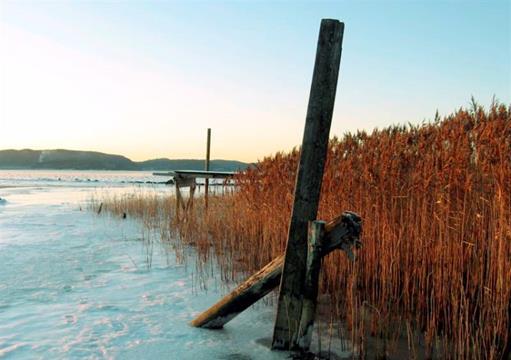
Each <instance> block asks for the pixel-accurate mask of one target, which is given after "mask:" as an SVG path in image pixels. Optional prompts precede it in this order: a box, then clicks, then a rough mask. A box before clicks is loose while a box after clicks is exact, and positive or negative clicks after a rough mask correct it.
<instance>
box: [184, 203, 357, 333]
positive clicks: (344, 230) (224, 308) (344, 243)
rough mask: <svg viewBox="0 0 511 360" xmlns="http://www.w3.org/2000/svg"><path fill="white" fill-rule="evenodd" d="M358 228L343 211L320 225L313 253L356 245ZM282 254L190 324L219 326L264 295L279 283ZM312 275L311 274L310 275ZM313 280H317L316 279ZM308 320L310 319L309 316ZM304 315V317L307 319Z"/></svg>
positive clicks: (213, 327) (351, 215)
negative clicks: (318, 244)
mask: <svg viewBox="0 0 511 360" xmlns="http://www.w3.org/2000/svg"><path fill="white" fill-rule="evenodd" d="M361 230H362V224H361V219H360V217H359V216H358V215H357V214H355V213H353V212H345V213H343V214H342V215H341V216H339V217H338V218H336V219H334V220H332V221H330V222H328V223H327V224H325V225H324V235H323V236H322V238H323V240H322V242H323V244H322V246H320V247H319V248H318V249H319V253H317V254H316V260H314V262H315V263H316V264H317V257H318V256H319V258H322V257H323V256H326V255H327V254H329V253H330V252H332V251H333V250H335V249H340V248H341V247H348V246H353V245H357V244H358V243H359V240H358V239H359V236H360V232H361ZM283 266H284V255H281V256H279V257H278V258H276V259H274V260H273V261H271V262H270V263H269V264H268V265H266V266H265V267H263V268H262V269H261V270H259V271H258V272H257V273H255V274H254V275H252V276H250V277H249V278H248V279H247V280H245V281H244V282H243V283H242V284H241V285H239V286H238V287H237V288H236V289H234V290H233V291H232V292H231V293H229V294H227V295H226V296H224V297H223V298H222V299H221V300H220V301H218V302H217V303H216V304H215V305H213V306H212V307H210V308H209V309H207V310H206V311H204V312H203V313H201V314H200V315H199V316H197V317H196V318H195V319H193V320H192V321H191V325H192V326H195V327H202V328H208V329H220V328H222V327H223V326H224V325H225V324H226V323H228V322H229V321H231V320H232V319H233V318H234V317H236V315H238V314H239V313H241V312H242V311H244V310H245V309H247V308H248V307H249V306H250V305H252V304H254V303H255V302H256V301H258V300H259V299H261V298H262V297H264V296H265V295H266V294H268V293H269V292H270V291H272V290H273V289H274V288H276V287H277V286H278V285H279V284H280V278H281V275H282V269H283ZM311 279H312V277H311ZM316 283H317V280H316ZM309 320H310V319H309ZM309 320H307V319H305V320H304V321H309Z"/></svg>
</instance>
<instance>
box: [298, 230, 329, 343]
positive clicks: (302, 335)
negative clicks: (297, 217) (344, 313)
mask: <svg viewBox="0 0 511 360" xmlns="http://www.w3.org/2000/svg"><path fill="white" fill-rule="evenodd" d="M324 238H325V222H324V221H317V220H316V221H312V222H310V223H309V243H308V250H307V269H306V271H305V283H304V289H303V304H302V316H301V319H300V332H299V334H298V345H299V346H300V348H301V349H302V350H305V351H307V350H309V347H310V344H311V339H312V330H313V329H314V317H315V315H316V305H317V298H318V281H319V273H320V271H321V258H322V254H321V253H322V248H323V245H324V244H323V242H324Z"/></svg>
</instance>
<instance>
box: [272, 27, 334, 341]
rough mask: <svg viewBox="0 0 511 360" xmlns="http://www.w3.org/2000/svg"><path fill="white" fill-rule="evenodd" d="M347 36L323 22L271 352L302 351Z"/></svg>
mask: <svg viewBox="0 0 511 360" xmlns="http://www.w3.org/2000/svg"><path fill="white" fill-rule="evenodd" d="M343 33H344V24H343V23H341V22H339V21H338V20H332V19H323V20H321V27H320V30H319V38H318V45H317V52H316V61H315V65H314V73H313V76H312V85H311V92H310V96H309V105H308V109H307V117H306V120H305V130H304V134H303V142H302V148H301V155H300V162H299V165H298V172H297V176H296V185H295V195H294V204H293V211H292V215H291V221H290V224H289V230H288V241H287V246H286V255H285V261H284V270H283V273H282V279H281V282H280V292H279V301H278V308H277V317H276V320H275V328H274V332H273V342H272V348H273V349H282V350H285V349H293V348H298V347H299V346H298V344H297V338H298V330H299V323H300V318H301V310H302V295H303V290H304V280H305V267H306V262H307V227H308V222H309V221H312V220H315V219H316V216H317V211H318V205H319V195H320V190H321V181H322V178H323V170H324V165H325V160H326V153H327V147H328V137H329V133H330V125H331V122H332V113H333V109H334V101H335V92H336V88H337V78H338V74H339V64H340V60H341V47H342V46H341V44H342V37H343Z"/></svg>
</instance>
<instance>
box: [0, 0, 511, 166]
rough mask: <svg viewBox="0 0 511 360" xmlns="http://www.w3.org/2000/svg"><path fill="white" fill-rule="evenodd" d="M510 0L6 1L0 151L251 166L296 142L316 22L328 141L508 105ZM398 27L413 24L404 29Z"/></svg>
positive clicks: (0, 55) (0, 48)
mask: <svg viewBox="0 0 511 360" xmlns="http://www.w3.org/2000/svg"><path fill="white" fill-rule="evenodd" d="M510 13H511V5H510V3H509V2H507V1H496V2H494V3H492V4H491V6H490V5H488V4H487V3H484V2H468V3H461V2H405V1H402V2H392V3H386V2H380V1H374V2H366V3H363V4H359V3H355V2H322V3H315V2H300V3H297V4H295V3H291V2H285V1H284V2H276V3H270V2H209V3H208V2H192V3H189V2H143V3H142V2H140V3H138V2H119V3H115V2H35V1H34V2H10V1H2V2H0V134H1V137H0V149H8V148H14V149H22V148H32V149H56V148H63V149H74V150H92V151H100V152H106V153H115V154H121V155H124V156H127V157H129V158H131V159H132V160H146V159H151V158H161V157H168V158H203V157H204V153H205V139H206V129H207V128H212V158H214V159H235V160H241V161H256V160H257V159H262V158H263V157H264V156H267V155H270V154H272V153H275V152H277V151H287V150H290V149H291V148H293V147H294V146H297V145H299V144H300V143H301V139H302V132H303V125H304V121H305V114H306V109H307V101H308V96H309V88H310V82H311V77H312V68H313V65H314V55H315V50H316V40H317V33H318V29H319V23H320V20H321V18H327V17H328V18H337V19H339V20H341V21H344V22H345V24H346V30H345V36H344V46H343V54H342V60H341V71H340V77H339V85H338V90H337V100H336V106H335V112H334V118H333V122H332V130H331V135H332V136H334V135H336V136H342V135H343V134H344V133H345V132H347V131H356V130H357V129H364V130H368V131H370V130H372V129H374V128H375V127H378V128H382V127H385V126H389V125H392V124H398V123H414V124H417V123H420V122H422V121H424V120H428V119H432V118H433V117H434V114H435V111H436V110H437V109H438V111H439V113H440V115H447V114H449V113H451V112H452V111H455V110H456V109H458V108H459V107H460V106H469V101H470V99H471V97H472V96H473V97H474V98H475V99H476V100H477V101H479V102H480V103H481V104H482V105H485V106H488V105H489V103H490V102H491V99H492V97H493V96H495V97H496V98H497V99H498V100H500V101H501V102H503V103H506V104H509V103H511V35H510V33H511V27H510V20H511V15H510ZM403 29H405V30H403Z"/></svg>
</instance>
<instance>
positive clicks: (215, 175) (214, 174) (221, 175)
mask: <svg viewBox="0 0 511 360" xmlns="http://www.w3.org/2000/svg"><path fill="white" fill-rule="evenodd" d="M178 174H179V175H181V176H183V177H195V178H209V179H226V178H230V177H232V176H234V175H236V174H237V172H236V171H211V170H210V171H205V170H174V171H167V172H154V173H153V175H154V176H176V175H178Z"/></svg>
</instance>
